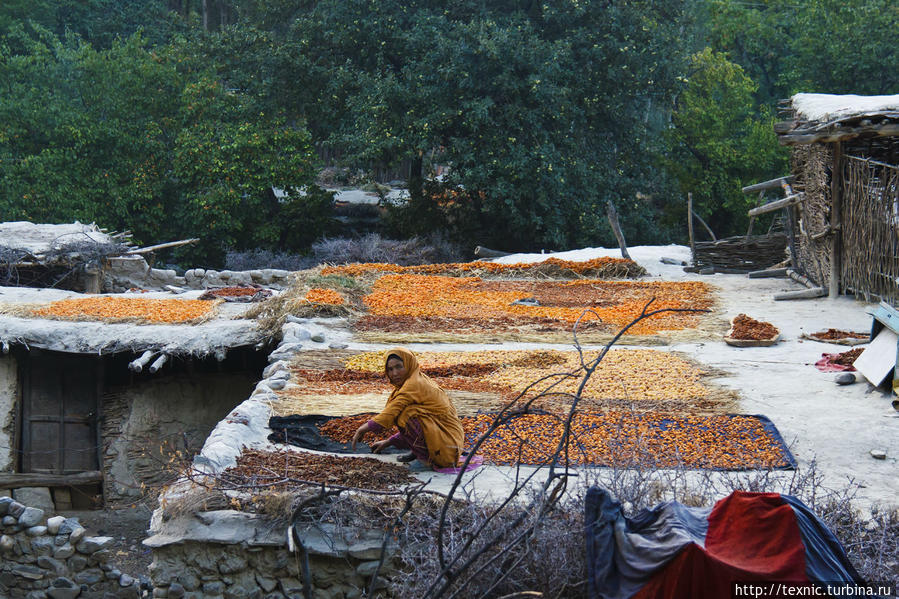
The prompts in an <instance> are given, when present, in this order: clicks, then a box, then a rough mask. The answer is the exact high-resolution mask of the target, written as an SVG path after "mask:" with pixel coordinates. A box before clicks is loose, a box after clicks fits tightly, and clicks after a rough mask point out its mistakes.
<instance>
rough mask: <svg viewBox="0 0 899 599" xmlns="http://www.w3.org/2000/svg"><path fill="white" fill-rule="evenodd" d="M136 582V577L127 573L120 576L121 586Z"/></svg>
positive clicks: (128, 585)
mask: <svg viewBox="0 0 899 599" xmlns="http://www.w3.org/2000/svg"><path fill="white" fill-rule="evenodd" d="M133 584H134V578H132V577H130V576H128V575H127V574H122V575H121V576H119V586H120V587H130V586H131V585H133Z"/></svg>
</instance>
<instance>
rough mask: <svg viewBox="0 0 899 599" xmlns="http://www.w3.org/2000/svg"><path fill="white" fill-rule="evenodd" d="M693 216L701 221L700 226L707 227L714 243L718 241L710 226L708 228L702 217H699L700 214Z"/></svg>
mask: <svg viewBox="0 0 899 599" xmlns="http://www.w3.org/2000/svg"><path fill="white" fill-rule="evenodd" d="M693 216H695V217H696V220H698V221H699V224H700V225H702V226H703V227H705V230H706V231H708V233H709V235H711V237H712V241H718V238H717V237H715V233H713V232H712V228H711V227H710V226H708V225H707V224H706V222H705V221H704V220H702V217H701V216H699V215H698V214H696V213H695V212H694V213H693Z"/></svg>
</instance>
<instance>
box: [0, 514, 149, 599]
mask: <svg viewBox="0 0 899 599" xmlns="http://www.w3.org/2000/svg"><path fill="white" fill-rule="evenodd" d="M0 518H2V520H0V532H2V535H0V596H2V597H9V598H10V599H19V598H23V599H47V598H49V599H75V598H76V597H84V598H89V597H99V598H103V599H115V598H123V599H131V598H137V597H140V596H141V593H140V585H139V582H138V581H137V580H135V579H134V578H133V577H131V576H129V575H128V574H124V573H122V572H120V571H119V570H117V569H115V568H114V567H113V566H112V565H111V564H109V559H110V557H111V555H112V552H111V551H110V549H109V548H110V546H111V545H112V543H113V539H112V537H88V536H86V535H85V533H86V531H85V529H84V527H82V526H81V524H79V523H78V520H77V519H75V518H64V517H62V516H52V517H49V518H48V517H46V514H45V512H44V510H42V509H40V508H36V507H29V506H26V505H24V504H22V503H20V502H18V501H16V500H14V499H12V498H11V497H0Z"/></svg>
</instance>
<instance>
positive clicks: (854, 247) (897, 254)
mask: <svg viewBox="0 0 899 599" xmlns="http://www.w3.org/2000/svg"><path fill="white" fill-rule="evenodd" d="M843 168H844V170H843V173H844V177H843V193H842V195H843V228H842V233H843V234H842V240H843V241H842V248H841V250H842V255H843V260H842V272H841V277H842V283H843V286H844V287H845V288H847V289H852V290H853V291H855V292H856V293H857V294H859V295H862V296H864V297H865V299H868V300H870V299H872V296H879V297H880V298H881V299H883V300H887V301H890V302H891V303H893V304H894V305H895V304H896V303H897V302H899V166H892V165H889V164H886V163H883V162H877V161H874V160H866V159H864V158H857V157H854V156H846V158H845V159H844V167H843Z"/></svg>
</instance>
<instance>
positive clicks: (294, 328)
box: [281, 322, 312, 343]
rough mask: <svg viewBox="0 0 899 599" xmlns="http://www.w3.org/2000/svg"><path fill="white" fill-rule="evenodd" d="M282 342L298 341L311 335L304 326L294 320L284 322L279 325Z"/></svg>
mask: <svg viewBox="0 0 899 599" xmlns="http://www.w3.org/2000/svg"><path fill="white" fill-rule="evenodd" d="M281 336H282V337H281V340H282V343H299V342H301V341H306V340H308V339H310V338H311V337H312V333H310V332H309V331H308V330H307V329H306V327H304V326H303V325H301V324H299V323H296V322H286V323H284V326H282V327H281Z"/></svg>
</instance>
